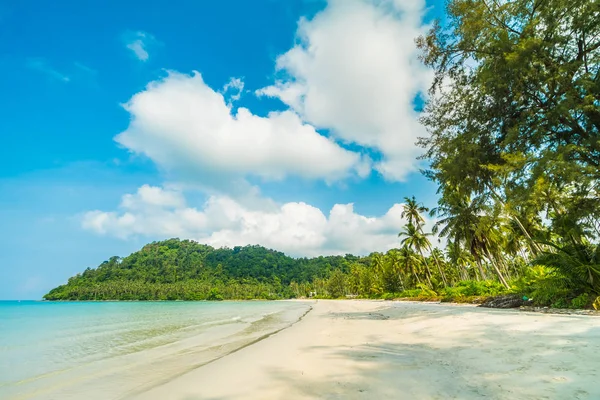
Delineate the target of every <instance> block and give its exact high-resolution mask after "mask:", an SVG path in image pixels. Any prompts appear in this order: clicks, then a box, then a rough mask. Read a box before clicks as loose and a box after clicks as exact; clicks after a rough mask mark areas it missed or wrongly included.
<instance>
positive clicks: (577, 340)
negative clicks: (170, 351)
mask: <svg viewBox="0 0 600 400" xmlns="http://www.w3.org/2000/svg"><path fill="white" fill-rule="evenodd" d="M292 301H297V300H292ZM514 311H515V310H510V309H509V310H506V309H487V308H479V307H475V306H474V305H464V306H463V305H462V304H461V307H456V306H455V305H450V304H439V303H421V302H404V301H402V302H395V301H394V302H390V301H386V300H356V299H353V300H352V301H347V300H316V301H314V303H313V304H312V308H311V310H309V311H307V312H306V313H305V314H304V316H303V317H302V318H301V319H299V320H298V321H296V322H295V323H293V324H291V325H290V326H288V327H287V328H284V329H281V330H279V331H278V332H276V333H273V334H271V335H269V336H268V337H266V338H263V339H261V340H260V341H257V342H255V343H253V344H251V345H248V346H246V347H244V348H241V349H238V350H237V351H235V352H232V353H230V354H228V355H226V356H223V357H221V358H220V359H218V360H215V361H213V362H210V363H209V364H206V365H204V366H201V367H199V368H197V369H194V370H193V371H191V372H188V373H186V374H184V375H182V376H179V377H177V378H175V379H173V380H171V381H169V382H167V383H165V384H163V385H160V386H157V387H155V388H153V389H151V390H149V391H145V392H143V393H138V394H137V395H136V396H132V397H131V398H134V399H137V400H143V399H148V400H150V399H156V398H160V399H166V400H184V399H185V400H189V399H221V398H223V399H224V398H227V399H278V398H286V399H321V398H332V399H333V398H357V399H372V398H400V399H402V398H406V399H409V398H419V399H429V398H460V399H475V398H481V397H483V396H487V397H491V398H499V399H504V398H506V399H509V398H510V399H512V398H540V397H549V398H574V399H577V398H581V399H585V398H600V387H598V385H596V382H597V376H596V372H595V366H596V365H598V363H600V325H599V324H598V323H597V320H595V319H593V318H585V317H584V316H578V315H569V316H564V315H548V314H543V313H531V312H514ZM574 318H575V319H578V322H577V324H574V323H573V322H574V321H573V319H574ZM128 398H130V397H128Z"/></svg>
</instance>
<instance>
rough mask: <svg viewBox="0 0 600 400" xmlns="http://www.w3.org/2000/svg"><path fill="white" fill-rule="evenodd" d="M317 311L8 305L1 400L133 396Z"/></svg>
mask: <svg viewBox="0 0 600 400" xmlns="http://www.w3.org/2000/svg"><path fill="white" fill-rule="evenodd" d="M309 309H310V303H309V302H299V301H243V302H232V301H223V302H179V301H174V302H46V301H0V399H15V400H17V399H19V400H25V399H61V400H63V399H92V400H93V399H127V398H129V397H131V396H133V395H136V394H139V393H143V392H144V391H146V390H149V389H152V388H154V387H156V386H158V385H161V384H163V383H166V382H168V381H170V380H171V379H173V378H176V377H178V376H180V375H182V374H185V373H186V372H189V371H192V370H194V369H196V368H199V367H201V366H202V365H205V364H207V363H210V362H211V361H214V360H216V359H218V358H221V357H223V356H225V355H227V354H229V353H231V352H235V351H237V350H239V349H241V348H243V347H245V346H248V345H250V344H252V343H254V342H256V341H259V340H261V339H263V338H265V337H268V336H269V335H271V334H273V333H274V332H277V331H279V330H281V329H284V328H286V327H288V326H290V325H291V324H293V323H294V322H296V321H297V320H298V319H300V318H301V317H302V316H303V315H304V314H305V313H306V312H307V311H308V310H309Z"/></svg>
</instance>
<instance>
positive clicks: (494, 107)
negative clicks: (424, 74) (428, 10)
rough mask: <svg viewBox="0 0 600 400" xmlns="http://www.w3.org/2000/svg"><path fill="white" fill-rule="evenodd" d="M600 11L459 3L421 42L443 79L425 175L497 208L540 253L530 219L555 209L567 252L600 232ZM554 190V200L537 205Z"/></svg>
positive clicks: (517, 2)
mask: <svg viewBox="0 0 600 400" xmlns="http://www.w3.org/2000/svg"><path fill="white" fill-rule="evenodd" d="M599 9H600V5H599V3H598V1H590V0H573V1H570V0H569V1H568V2H567V1H566V0H512V1H507V2H496V1H489V0H451V1H450V2H449V3H448V13H449V21H450V22H449V26H447V27H443V28H442V26H441V25H440V24H436V25H435V26H434V28H433V29H432V30H431V31H430V32H429V34H428V35H427V36H424V37H421V38H419V39H418V41H417V44H418V46H419V47H420V48H421V50H422V54H423V61H424V62H425V64H426V65H428V66H430V67H432V68H433V69H434V71H435V79H434V84H433V85H432V87H431V96H430V99H431V100H430V101H429V102H428V104H427V106H426V107H425V113H424V117H423V119H422V121H423V123H424V124H425V126H426V127H427V129H428V131H429V132H430V136H429V137H428V138H423V139H421V140H420V145H421V146H423V147H424V148H425V149H426V155H425V158H427V159H429V161H430V162H431V168H430V169H429V170H428V171H426V174H427V176H428V177H430V178H431V179H433V180H435V181H437V182H438V183H439V185H440V191H441V192H442V193H443V192H445V191H446V189H448V188H451V190H455V189H456V188H460V189H461V191H463V192H465V193H467V194H470V195H474V196H487V197H489V198H490V199H491V200H493V201H495V202H497V203H499V204H501V205H502V206H503V208H504V210H503V211H504V212H506V213H507V214H508V215H509V216H510V217H511V218H512V219H513V220H514V221H515V222H516V223H517V225H518V226H519V229H520V230H521V231H522V232H523V234H524V236H525V237H526V238H527V240H528V241H529V242H530V244H531V246H532V247H533V249H532V250H533V251H534V252H536V253H539V251H540V250H541V249H540V248H539V247H538V246H537V245H536V244H535V243H533V242H534V238H533V236H532V235H531V233H530V232H529V230H528V228H527V226H526V225H527V224H526V223H524V222H523V221H521V218H522V214H523V213H522V211H523V209H524V208H531V207H533V208H534V209H536V210H537V211H542V210H551V211H552V212H551V213H549V218H550V224H551V228H552V230H553V231H554V232H555V233H557V234H558V235H560V236H561V237H563V238H565V239H566V240H569V241H570V242H576V243H579V244H581V243H583V240H584V239H585V238H586V237H588V238H589V237H590V236H589V235H590V232H589V231H588V230H587V228H588V227H598V222H599V220H598V217H599V216H600V213H599V208H600V203H598V202H594V201H592V200H591V199H592V197H593V196H594V195H595V193H596V192H597V190H598V182H600V180H599V178H600V168H599V167H600V141H599V140H598V138H599V134H600V18H599ZM549 191H551V192H554V193H556V194H557V195H556V196H553V197H551V196H542V195H540V194H541V193H543V192H547V193H549ZM592 203H593V204H592ZM534 214H535V212H534ZM529 215H532V214H531V213H530V214H529ZM594 230H595V229H594ZM571 244H572V243H571Z"/></svg>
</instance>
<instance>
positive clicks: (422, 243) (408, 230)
mask: <svg viewBox="0 0 600 400" xmlns="http://www.w3.org/2000/svg"><path fill="white" fill-rule="evenodd" d="M427 236H431V233H423V232H421V230H420V229H418V228H417V227H416V226H415V225H413V224H411V223H409V224H408V225H405V226H404V227H403V228H402V231H400V233H399V234H398V237H404V239H402V241H401V242H400V243H401V244H402V245H404V246H407V247H409V248H411V249H413V250H414V251H415V252H417V253H418V254H420V255H421V258H422V259H423V262H424V265H425V269H426V270H427V281H428V282H429V286H430V287H433V286H432V285H431V270H430V269H429V265H428V264H427V259H426V258H425V255H424V254H423V250H424V249H429V248H431V244H430V243H429V239H427Z"/></svg>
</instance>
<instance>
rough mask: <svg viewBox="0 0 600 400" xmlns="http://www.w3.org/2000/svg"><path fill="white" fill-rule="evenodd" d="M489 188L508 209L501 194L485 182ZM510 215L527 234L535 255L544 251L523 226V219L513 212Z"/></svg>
mask: <svg viewBox="0 0 600 400" xmlns="http://www.w3.org/2000/svg"><path fill="white" fill-rule="evenodd" d="M485 185H486V186H487V188H488V190H489V191H490V192H492V195H493V196H494V197H495V198H496V200H498V201H499V202H500V204H502V206H503V207H504V208H505V209H506V208H507V207H506V203H505V202H504V200H502V198H501V197H500V195H499V194H498V193H496V191H495V190H494V189H493V188H492V187H491V186H490V185H489V184H488V183H486V184H485ZM509 215H510V216H511V218H512V219H513V220H514V221H515V222H516V223H517V225H519V229H521V232H523V234H524V235H525V237H526V238H527V240H528V241H529V243H530V244H531V246H532V248H533V249H534V250H535V251H534V253H535V254H534V255H537V254H539V253H541V252H542V250H541V249H540V247H539V246H538V245H537V243H536V242H535V241H534V240H533V238H532V237H531V235H530V234H529V232H527V229H525V226H523V224H522V223H521V220H520V219H519V217H517V216H516V215H512V213H510V212H509Z"/></svg>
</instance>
